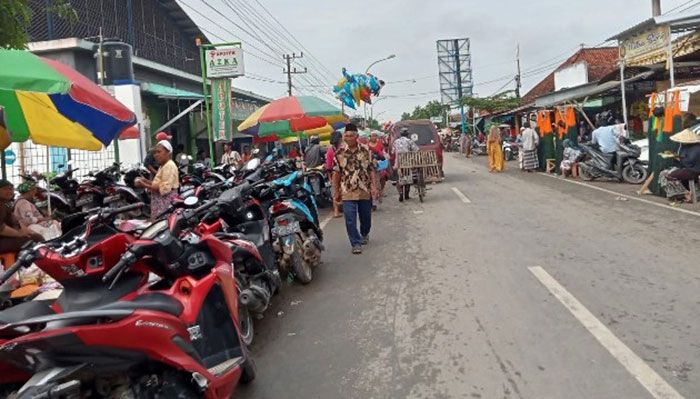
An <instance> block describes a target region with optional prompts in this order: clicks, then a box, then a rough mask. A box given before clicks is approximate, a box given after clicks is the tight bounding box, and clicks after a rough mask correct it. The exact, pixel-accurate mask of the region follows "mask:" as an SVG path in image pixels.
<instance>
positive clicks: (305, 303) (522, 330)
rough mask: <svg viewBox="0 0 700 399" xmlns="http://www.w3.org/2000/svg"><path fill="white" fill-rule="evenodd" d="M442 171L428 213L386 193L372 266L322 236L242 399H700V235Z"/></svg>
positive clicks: (570, 187) (529, 187)
mask: <svg viewBox="0 0 700 399" xmlns="http://www.w3.org/2000/svg"><path fill="white" fill-rule="evenodd" d="M445 162H446V166H445V168H446V180H445V182H443V183H442V184H439V185H434V186H432V189H431V190H430V191H429V193H428V198H427V199H426V202H425V203H424V204H419V203H418V202H417V200H414V199H412V200H411V201H410V202H408V203H403V204H400V203H399V202H398V201H397V199H396V196H395V195H393V194H394V190H393V187H389V189H390V193H391V194H392V197H391V198H387V199H386V201H385V203H384V204H382V206H381V207H380V210H379V211H378V212H376V213H375V214H374V227H373V231H372V237H371V243H370V245H369V247H368V248H366V250H365V253H364V254H363V255H360V256H355V255H351V254H350V247H349V244H348V242H347V238H346V236H345V231H344V224H343V223H342V221H341V220H332V221H331V222H330V223H329V224H328V225H327V226H326V229H325V231H326V237H325V242H326V245H327V251H326V252H325V254H324V259H325V261H324V265H323V266H321V268H320V269H318V270H317V273H316V276H315V280H314V281H313V282H312V283H311V284H310V285H308V286H298V285H294V286H289V287H285V288H286V289H285V290H284V292H283V293H282V294H280V295H279V296H277V297H276V298H275V306H274V308H273V309H271V311H270V312H269V313H268V315H267V316H266V318H265V319H263V320H261V321H260V322H259V323H258V324H257V328H258V332H257V336H256V342H255V343H254V344H253V346H252V351H253V353H254V356H255V357H256V360H257V364H258V377H257V379H256V380H255V381H254V383H253V384H252V385H250V386H248V387H246V388H245V389H242V390H241V391H239V392H238V393H240V395H236V397H240V398H261V399H262V398H265V399H270V398H324V399H325V398H363V399H364V398H488V399H490V398H537V399H543V398H571V399H576V398H634V399H637V398H678V397H684V398H699V397H700V371H699V368H700V340H699V339H698V337H699V333H700V321H699V320H698V314H699V312H698V305H700V267H698V266H699V263H700V262H699V259H700V217H698V216H695V215H691V214H687V213H680V212H674V211H673V210H670V209H666V208H662V207H657V206H653V205H650V204H646V203H640V202H636V201H632V200H628V201H621V200H619V199H617V198H616V197H615V196H614V195H610V194H609V193H604V192H599V191H596V190H592V189H589V188H586V187H582V186H578V185H574V184H569V183H566V182H562V181H560V180H558V179H553V178H551V177H546V176H542V175H539V174H526V173H522V172H519V171H516V170H513V167H514V166H515V164H514V163H512V162H511V163H510V164H509V165H508V166H509V167H510V168H511V169H510V170H508V171H507V172H506V173H504V174H489V173H488V172H487V170H486V168H485V167H484V164H483V163H484V158H481V159H479V160H465V159H462V158H458V157H457V155H455V154H447V155H446V161H445ZM455 190H457V191H458V192H459V193H461V194H462V195H459V194H458V193H457V191H455Z"/></svg>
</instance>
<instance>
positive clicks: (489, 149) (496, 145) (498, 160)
mask: <svg viewBox="0 0 700 399" xmlns="http://www.w3.org/2000/svg"><path fill="white" fill-rule="evenodd" d="M485 140H486V154H487V155H488V160H489V172H491V173H499V172H503V171H504V170H505V161H504V157H503V134H502V132H501V129H499V127H498V126H496V125H492V126H491V127H490V128H489V133H488V135H486V137H485ZM517 141H518V142H519V143H520V144H521V147H522V148H521V151H520V162H519V163H520V169H521V170H524V171H526V172H532V171H534V170H536V169H537V168H539V159H538V157H537V146H538V145H539V141H540V138H539V135H538V134H537V132H536V131H535V130H534V129H533V128H532V127H531V126H530V122H525V123H524V124H523V127H522V128H521V129H520V135H519V136H518V139H517ZM471 146H472V138H471V136H470V135H468V134H465V135H463V137H462V152H463V154H464V155H465V156H466V157H467V158H470V157H471V153H472V151H471Z"/></svg>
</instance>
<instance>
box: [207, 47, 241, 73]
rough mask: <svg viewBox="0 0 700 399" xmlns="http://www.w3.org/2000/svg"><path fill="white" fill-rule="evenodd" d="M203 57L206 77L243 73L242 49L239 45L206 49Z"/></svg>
mask: <svg viewBox="0 0 700 399" xmlns="http://www.w3.org/2000/svg"><path fill="white" fill-rule="evenodd" d="M204 57H205V58H204V60H205V61H206V63H207V77H208V78H235V77H237V76H243V75H244V74H245V69H244V67H243V49H241V48H239V47H231V48H226V49H213V50H206V52H205V55H204Z"/></svg>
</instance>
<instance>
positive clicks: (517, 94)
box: [515, 43, 521, 98]
mask: <svg viewBox="0 0 700 399" xmlns="http://www.w3.org/2000/svg"><path fill="white" fill-rule="evenodd" d="M515 63H516V65H517V67H518V74H517V75H515V97H516V98H520V87H521V81H520V43H518V47H516V49H515Z"/></svg>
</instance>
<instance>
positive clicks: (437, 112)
mask: <svg viewBox="0 0 700 399" xmlns="http://www.w3.org/2000/svg"><path fill="white" fill-rule="evenodd" d="M445 110H446V107H445V106H444V105H442V103H440V101H437V100H433V101H430V102H428V103H427V104H425V105H424V106H417V107H416V108H415V109H414V110H413V112H412V113H411V114H408V113H407V112H404V113H403V114H402V115H401V120H402V121H405V120H415V119H430V118H432V117H436V116H444V115H445Z"/></svg>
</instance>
